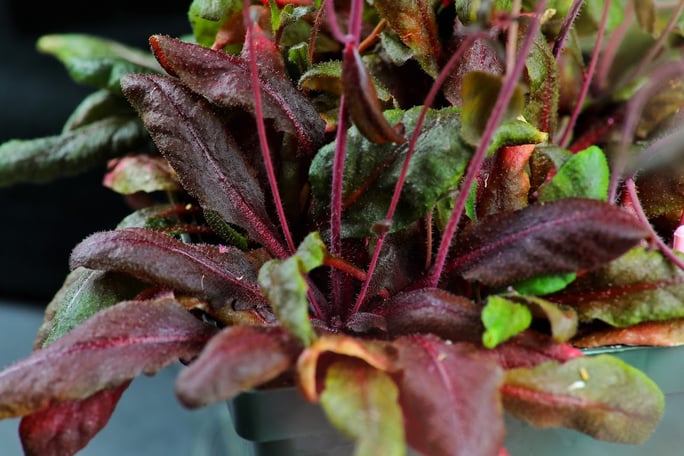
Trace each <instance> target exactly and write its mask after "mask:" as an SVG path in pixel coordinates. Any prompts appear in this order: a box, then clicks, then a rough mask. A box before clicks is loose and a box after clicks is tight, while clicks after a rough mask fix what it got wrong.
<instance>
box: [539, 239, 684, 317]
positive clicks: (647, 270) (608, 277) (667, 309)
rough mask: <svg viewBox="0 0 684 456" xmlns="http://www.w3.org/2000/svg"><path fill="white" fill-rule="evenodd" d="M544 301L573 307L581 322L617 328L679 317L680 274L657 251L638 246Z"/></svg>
mask: <svg viewBox="0 0 684 456" xmlns="http://www.w3.org/2000/svg"><path fill="white" fill-rule="evenodd" d="M548 298H549V299H550V300H551V301H554V302H558V303H561V304H566V305H569V306H571V307H573V308H574V309H575V310H577V314H578V315H579V318H580V320H582V321H590V320H593V319H597V320H602V321H605V322H606V323H608V324H610V325H613V326H618V327H626V326H630V325H634V324H637V323H640V322H642V321H649V320H669V319H672V318H682V317H684V272H682V271H681V270H680V269H679V268H678V267H677V266H675V265H674V264H672V263H670V262H669V261H667V260H666V259H665V258H664V257H663V255H662V254H661V253H660V252H658V251H656V250H653V251H648V250H645V249H644V248H641V247H638V248H634V249H632V250H630V251H629V252H627V253H626V254H625V255H623V256H621V257H620V258H618V259H616V260H615V261H612V262H611V263H609V264H607V265H605V266H604V267H602V268H599V269H597V270H595V271H592V272H591V273H589V274H586V275H585V276H582V277H580V278H578V279H577V280H576V281H575V283H573V284H572V285H571V286H569V287H568V288H567V289H566V290H564V291H563V292H561V293H559V294H558V295H554V296H549V297H548Z"/></svg>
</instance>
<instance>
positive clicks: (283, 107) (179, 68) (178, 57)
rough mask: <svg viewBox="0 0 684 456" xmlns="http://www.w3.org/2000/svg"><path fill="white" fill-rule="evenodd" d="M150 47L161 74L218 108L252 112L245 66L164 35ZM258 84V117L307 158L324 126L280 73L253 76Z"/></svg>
mask: <svg viewBox="0 0 684 456" xmlns="http://www.w3.org/2000/svg"><path fill="white" fill-rule="evenodd" d="M150 44H151V46H152V51H153V52H154V55H155V56H156V57H157V60H159V63H160V64H161V65H162V66H163V67H164V69H165V70H166V71H167V72H168V73H169V74H171V75H173V76H177V77H178V78H180V80H181V81H183V84H185V85H186V86H187V87H189V88H190V89H192V90H193V91H194V92H196V93H199V94H201V95H203V96H205V97H206V98H207V99H209V100H210V101H211V102H212V103H215V104H217V105H219V106H225V107H234V106H239V107H241V108H243V109H246V110H248V111H250V112H252V113H253V112H254V95H253V90H252V80H251V75H250V70H249V62H248V61H247V60H245V59H243V58H240V57H236V56H233V55H230V54H228V53H226V52H223V51H215V50H212V49H208V48H205V47H202V46H199V45H196V44H192V43H187V42H183V41H180V40H177V39H175V38H171V37H170V36H164V35H155V36H153V37H152V38H150ZM267 67H268V65H267ZM266 69H267V68H264V70H266ZM259 83H260V88H261V93H262V97H263V107H264V117H265V118H267V119H273V120H274V121H275V125H276V128H278V129H279V130H281V131H284V132H287V133H290V134H293V135H296V137H297V138H298V140H299V142H300V146H301V148H302V149H303V150H304V151H306V153H307V154H308V155H313V153H314V152H315V151H316V150H318V147H320V146H321V145H322V143H323V141H324V134H325V122H324V121H323V120H322V119H321V117H320V116H319V115H318V112H317V111H316V109H315V108H314V106H313V105H312V104H311V102H309V100H308V99H307V98H306V97H305V96H304V95H302V94H301V93H300V92H299V91H298V90H297V89H296V88H295V86H294V85H293V84H292V82H291V81H290V80H289V79H287V78H286V77H285V76H284V74H283V73H282V72H273V71H259Z"/></svg>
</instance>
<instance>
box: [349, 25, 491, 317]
mask: <svg viewBox="0 0 684 456" xmlns="http://www.w3.org/2000/svg"><path fill="white" fill-rule="evenodd" d="M482 36H485V34H484V33H483V32H480V33H476V34H472V35H468V36H467V37H466V39H465V40H464V41H463V43H461V45H460V46H459V48H458V50H457V51H456V52H455V53H454V55H452V56H451V58H450V59H449V61H448V62H447V63H446V65H444V68H442V70H441V71H440V73H439V75H438V76H437V79H435V82H434V84H432V87H431V88H430V91H429V92H428V94H427V97H426V98H425V102H424V103H423V108H422V109H421V110H420V114H419V115H418V119H417V120H416V126H415V128H414V130H413V133H412V134H411V139H410V140H409V146H408V151H407V152H406V158H405V159H404V164H403V166H402V168H401V172H400V174H399V178H398V179H397V183H396V184H395V186H394V193H393V194H392V200H391V201H390V205H389V208H388V209H387V214H386V215H385V220H384V222H383V224H384V225H385V226H386V227H387V228H388V229H387V230H385V231H381V232H380V233H379V234H378V239H377V242H376V244H375V248H374V249H373V255H372V256H371V261H370V264H369V265H368V272H367V275H366V280H365V282H364V283H363V285H362V287H361V291H360V292H359V294H358V296H357V298H356V302H355V303H354V309H353V311H352V313H356V312H358V311H359V309H360V308H361V306H362V305H363V302H364V300H365V299H366V294H367V293H368V287H369V285H370V281H371V278H372V277H373V273H374V272H375V269H376V267H377V265H378V260H379V258H380V251H381V250H382V246H383V244H384V242H385V237H386V236H387V232H388V231H389V227H390V226H391V224H392V219H393V218H394V213H395V212H396V210H397V205H398V204H399V197H400V196H401V190H402V188H403V187H404V183H405V182H406V174H407V173H408V168H409V164H410V162H411V158H412V157H413V153H414V151H415V150H416V144H417V143H418V136H419V135H420V131H421V129H422V128H423V123H424V122H425V117H426V116H427V111H428V109H430V107H431V106H432V103H434V101H435V98H436V97H437V94H438V93H439V90H440V89H441V87H442V85H443V84H444V82H445V81H446V80H447V78H448V77H449V76H450V75H451V72H452V71H453V69H454V68H455V67H456V65H457V64H458V63H459V62H460V61H461V59H462V58H463V54H465V52H466V51H467V50H468V49H469V48H470V47H471V46H472V44H473V42H475V40H476V39H478V38H480V37H482Z"/></svg>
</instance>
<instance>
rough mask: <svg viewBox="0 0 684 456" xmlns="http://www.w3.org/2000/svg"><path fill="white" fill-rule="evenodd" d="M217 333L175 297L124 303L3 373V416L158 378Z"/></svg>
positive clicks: (0, 383) (0, 379)
mask: <svg viewBox="0 0 684 456" xmlns="http://www.w3.org/2000/svg"><path fill="white" fill-rule="evenodd" d="M215 332H216V330H215V328H213V327H212V326H210V325H208V324H205V323H202V322H201V321H200V320H198V319H197V318H195V317H194V316H193V315H192V314H190V313H189V312H188V311H187V310H185V309H184V308H183V307H182V306H181V305H180V304H179V303H178V302H176V301H174V300H171V299H165V300H159V301H125V302H122V303H120V304H117V305H115V306H113V307H110V308H108V309H105V310H103V311H101V312H99V313H97V314H95V315H94V316H93V317H91V318H89V319H88V320H86V321H85V322H84V323H83V324H81V325H80V326H78V327H76V328H74V329H73V330H72V331H71V332H69V333H68V334H66V335H65V336H63V337H62V338H60V339H58V340H56V341H55V342H54V343H52V344H51V345H49V346H48V347H46V348H43V349H40V350H36V351H34V352H33V353H32V354H31V355H29V356H28V357H27V358H25V359H23V360H21V361H18V362H16V363H15V364H12V365H10V366H9V367H7V368H6V369H5V370H3V371H2V372H0V397H2V401H1V402H0V418H10V417H17V416H23V415H28V414H31V413H34V412H37V411H40V410H43V409H45V408H46V407H48V406H51V405H52V404H54V403H55V402H64V401H70V400H76V399H84V398H87V397H89V396H92V395H93V394H95V393H97V392H98V391H101V390H105V389H109V388H114V387H117V386H120V385H122V384H123V383H124V382H127V381H128V380H131V379H132V378H134V377H136V376H138V375H140V374H143V373H144V374H146V375H153V374H155V373H157V372H158V371H159V370H161V369H162V368H164V367H166V366H168V365H170V364H171V363H173V362H175V361H177V360H179V359H190V358H192V357H194V356H196V355H197V354H198V353H199V352H200V351H201V350H202V348H203V347H204V345H205V344H206V343H207V341H208V340H209V339H210V338H211V337H212V336H213V335H214V334H215Z"/></svg>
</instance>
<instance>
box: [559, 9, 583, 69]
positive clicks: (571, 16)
mask: <svg viewBox="0 0 684 456" xmlns="http://www.w3.org/2000/svg"><path fill="white" fill-rule="evenodd" d="M583 4H584V0H574V2H572V6H570V10H569V11H568V14H567V15H566V16H565V19H563V24H562V25H561V29H560V32H559V33H558V36H557V37H556V41H554V43H553V56H554V57H555V58H556V61H558V59H559V58H560V54H561V52H562V51H563V47H564V46H565V41H566V40H567V38H568V34H569V33H570V29H571V28H572V24H574V23H575V19H577V16H578V15H579V12H580V9H582V5H583Z"/></svg>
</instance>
